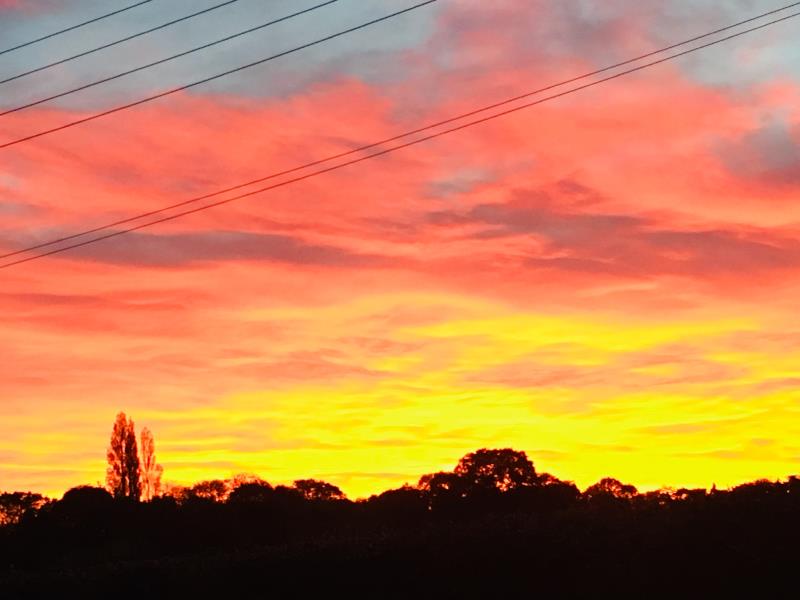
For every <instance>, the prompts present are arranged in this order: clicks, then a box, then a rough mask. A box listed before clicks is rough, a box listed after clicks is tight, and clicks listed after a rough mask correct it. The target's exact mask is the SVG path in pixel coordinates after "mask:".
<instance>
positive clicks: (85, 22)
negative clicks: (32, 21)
mask: <svg viewBox="0 0 800 600" xmlns="http://www.w3.org/2000/svg"><path fill="white" fill-rule="evenodd" d="M152 1H153V0H142V1H141V2H136V3H135V4H131V5H129V6H125V7H123V8H120V9H117V10H115V11H113V12H110V13H106V14H104V15H100V16H99V17H95V18H94V19H89V20H88V21H84V22H83V23H78V24H77V25H72V26H71V27H67V28H66V29H61V30H59V31H54V32H53V33H48V34H47V35H43V36H42V37H39V38H36V39H34V40H30V41H28V42H24V43H22V44H17V45H16V46H12V47H11V48H6V49H5V50H0V55H3V54H8V53H9V52H13V51H14V50H19V49H20V48H25V47H26V46H32V45H33V44H37V43H39V42H43V41H44V40H49V39H50V38H54V37H56V36H57V35H61V34H62V33H67V32H68V31H74V30H76V29H79V28H80V27H84V26H85V25H91V24H92V23H97V22H98V21H102V20H103V19H107V18H108V17H113V16H114V15H118V14H120V13H124V12H125V11H126V10H131V9H132V8H136V7H137V6H141V5H142V4H147V3H148V2H152Z"/></svg>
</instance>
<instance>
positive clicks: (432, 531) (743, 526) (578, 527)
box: [0, 424, 800, 596]
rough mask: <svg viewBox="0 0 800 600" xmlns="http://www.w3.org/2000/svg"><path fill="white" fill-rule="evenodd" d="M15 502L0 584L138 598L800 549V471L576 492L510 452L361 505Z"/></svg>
mask: <svg viewBox="0 0 800 600" xmlns="http://www.w3.org/2000/svg"><path fill="white" fill-rule="evenodd" d="M126 426H127V424H126ZM10 496H13V495H9V494H5V495H3V496H2V498H3V501H2V502H4V503H5V504H3V506H4V508H3V509H2V510H3V514H4V515H5V517H4V518H5V522H6V523H9V524H8V525H7V526H6V527H3V528H0V565H5V570H2V568H0V583H4V584H6V585H7V586H10V587H8V588H7V589H18V590H21V589H26V586H28V587H30V586H34V587H36V586H45V587H46V586H47V585H52V586H54V589H55V588H58V589H61V586H63V585H66V584H70V585H76V586H78V587H81V586H90V587H92V586H101V587H102V586H104V585H112V583H113V581H115V580H116V579H117V578H118V577H120V576H121V573H122V574H124V577H125V580H126V581H128V583H127V584H126V585H129V586H133V587H131V588H130V589H131V590H135V591H136V592H137V594H140V593H146V592H148V591H152V590H151V588H150V587H149V586H151V585H158V586H159V588H158V589H159V590H161V589H163V586H167V587H169V586H170V585H172V584H174V583H175V582H178V581H181V582H183V583H182V585H183V586H184V587H182V588H181V589H182V590H183V591H185V589H186V588H185V586H195V585H196V586H197V590H196V591H197V593H198V594H200V595H203V594H204V593H205V592H207V591H208V590H210V589H218V586H221V585H222V584H221V583H220V581H221V580H225V581H227V583H226V584H225V586H222V587H224V588H225V590H226V592H225V593H229V592H230V591H231V589H232V588H231V586H233V588H235V589H239V588H238V587H237V586H242V587H241V590H242V591H245V590H249V589H250V588H249V587H248V586H250V585H256V584H257V583H258V582H259V581H261V579H260V578H261V577H268V578H270V580H271V581H273V582H277V581H282V582H283V583H287V584H288V583H290V582H291V580H292V577H295V578H300V579H303V578H309V577H310V578H312V580H313V581H315V582H317V583H319V581H318V579H317V578H319V577H322V578H323V580H324V581H338V580H340V579H341V578H343V577H345V574H349V575H348V576H350V577H355V578H357V579H358V581H359V582H362V583H363V582H364V581H371V582H373V583H375V584H376V585H377V584H378V583H379V581H376V580H375V578H380V577H388V578H391V577H398V576H400V575H403V574H405V575H403V576H406V575H408V573H416V576H417V577H418V578H422V579H421V580H425V581H429V582H434V581H436V582H438V583H437V584H436V585H439V584H442V585H445V582H444V580H441V577H442V575H443V573H444V572H448V570H452V569H458V570H461V572H462V573H461V574H462V576H463V575H467V574H469V576H470V577H471V578H472V584H470V586H467V587H468V588H469V589H471V590H473V591H474V590H476V589H481V586H484V585H487V586H489V585H490V580H491V578H492V577H497V578H498V581H495V582H494V584H492V585H495V586H496V585H501V584H503V583H508V582H509V581H512V580H525V579H526V578H530V577H534V578H535V577H545V578H546V577H548V576H551V575H559V576H565V577H566V576H569V575H570V574H573V575H575V576H577V577H578V580H571V581H569V582H567V583H568V584H569V585H571V586H573V587H574V586H579V585H582V582H584V583H585V581H584V580H585V578H587V577H596V578H604V577H607V576H608V575H609V574H613V573H616V574H617V575H618V576H622V574H623V572H624V576H625V578H626V581H628V582H638V583H639V584H641V585H652V583H653V582H652V581H651V579H649V578H653V577H658V576H660V575H659V573H661V572H662V570H664V569H669V570H670V572H671V575H670V577H672V578H673V579H674V578H675V577H679V578H687V577H689V578H691V579H692V581H693V584H694V585H701V584H703V583H707V582H708V581H710V580H708V579H707V577H711V576H712V575H713V580H714V581H717V583H718V584H719V585H723V584H725V582H722V581H720V580H719V578H720V577H721V576H722V574H725V577H728V578H729V579H730V578H734V579H737V578H738V579H741V577H743V576H745V575H751V576H759V577H761V576H767V575H769V576H770V577H772V578H773V579H774V578H775V577H776V573H777V574H780V573H781V572H783V571H782V569H785V570H786V572H787V573H788V572H790V571H791V570H792V569H794V568H795V566H796V564H795V561H796V560H797V559H798V558H800V555H798V539H800V479H798V478H797V477H790V478H789V479H788V480H786V481H775V482H772V481H765V480H762V481H755V482H752V483H748V484H744V485H740V486H737V487H734V488H732V489H729V490H717V489H712V490H704V489H678V490H667V489H664V490H657V491H652V492H646V493H639V492H638V491H637V490H636V488H635V487H633V486H631V485H625V484H623V483H621V482H619V481H617V480H616V479H611V478H606V479H603V480H601V481H600V482H598V483H597V484H595V485H592V486H590V487H589V488H587V489H585V490H583V491H582V492H581V491H580V490H579V489H578V488H577V487H576V486H575V485H574V484H573V483H571V482H568V481H562V480H559V479H558V478H556V477H554V476H552V475H549V474H546V473H538V472H537V471H536V469H535V467H534V465H533V463H532V462H531V461H530V460H529V459H528V457H527V456H526V454H525V453H524V452H520V451H516V450H512V449H508V448H505V449H481V450H478V451H476V452H473V453H470V454H467V455H466V456H464V457H463V458H462V459H461V460H460V461H459V462H458V464H457V465H456V467H455V469H454V470H453V471H449V472H439V473H432V474H428V475H424V476H423V477H421V478H420V480H419V482H418V483H417V484H416V485H413V486H411V485H405V486H403V487H400V488H397V489H392V490H388V491H385V492H383V493H381V494H378V495H375V496H372V497H370V498H368V499H364V500H356V501H351V500H349V499H347V498H346V497H345V495H344V494H343V493H342V492H341V490H340V489H339V488H337V487H336V486H334V485H332V484H330V483H326V482H323V481H318V480H313V479H304V480H298V481H296V482H294V484H292V485H290V486H284V485H275V486H273V485H271V484H269V483H268V482H266V481H264V480H262V479H259V478H258V477H255V476H239V477H235V478H233V479H231V480H213V481H204V482H200V483H198V484H196V485H194V486H192V487H188V488H181V489H173V490H171V491H170V493H164V494H161V495H158V496H155V497H153V498H151V499H150V500H149V501H145V502H139V501H137V499H135V498H132V497H125V496H121V497H117V498H115V497H114V495H113V494H112V493H110V492H109V491H108V490H105V489H102V488H95V487H85V486H84V487H78V488H73V489H72V490H69V491H68V492H67V493H66V494H64V497H63V498H62V499H61V500H58V501H47V500H45V499H42V498H35V497H33V496H30V495H29V496H27V497H26V498H24V499H22V500H20V498H19V495H17V496H15V500H11V501H9V498H10ZM9 507H11V508H9ZM363 569H368V570H369V572H368V573H365V572H364V571H363ZM490 574H492V575H491V577H490V576H489V575H490ZM662 575H663V573H662ZM487 577H489V580H487ZM220 578H222V579H221V580H220ZM231 578H234V581H233V582H232V581H231V580H230V579H231ZM732 580H733V579H731V581H732ZM726 581H727V580H726ZM65 582H66V583H65ZM351 583H352V582H351ZM551 583H553V582H548V584H547V585H548V586H549V585H550V584H551ZM668 583H669V582H661V583H660V584H659V585H661V586H662V587H663V586H665V585H667V584H668ZM176 585H177V584H176ZM303 585H306V586H308V585H311V582H310V581H305V582H304V583H303ZM431 585H433V583H431ZM447 585H451V586H452V585H455V586H456V587H458V586H460V585H465V581H462V580H459V581H458V582H450V583H449V584H447ZM537 585H539V586H540V588H541V589H545V588H544V587H542V586H544V583H542V582H539V583H538V584H537ZM14 586H16V587H14ZM226 586H227V587H226ZM125 589H128V588H125ZM448 589H450V588H448ZM453 589H455V588H453ZM491 589H495V588H491ZM547 589H549V587H548V588H547ZM576 589H577V588H576ZM173 591H176V592H177V591H179V590H177V589H176V590H173ZM222 591H223V590H221V589H220V593H222ZM384 591H386V593H385V594H380V595H383V596H386V595H389V596H392V595H403V594H400V593H399V592H400V590H399V589H394V588H392V589H389V590H388V591H387V590H384ZM390 592H391V593H390ZM301 596H302V595H301Z"/></svg>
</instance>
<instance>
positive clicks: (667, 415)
mask: <svg viewBox="0 0 800 600" xmlns="http://www.w3.org/2000/svg"><path fill="white" fill-rule="evenodd" d="M416 1H417V0H370V1H361V0H341V1H340V2H336V3H334V4H332V5H330V6H328V7H325V8H321V9H319V10H316V11H314V12H311V13H309V14H307V15H304V16H302V17H298V18H295V19H292V20H290V21H287V22H285V23H281V24H279V25H276V26H274V27H271V28H268V29H265V30H262V31H260V32H257V33H254V34H252V35H249V36H245V37H242V38H239V39H237V40H235V41H232V42H230V43H228V44H224V45H220V46H217V47H215V48H212V49H209V50H207V51H205V52H200V53H196V54H193V55H191V56H188V57H185V58H182V59H179V60H176V61H173V62H171V63H169V64H166V65H162V66H161V67H158V68H154V69H150V70H147V71H144V72H142V73H138V74H136V75H132V76H130V77H126V78H124V79H120V80H118V81H115V82H113V83H111V84H108V85H104V86H97V87H95V88H93V89H91V90H86V91H85V92H82V93H78V94H74V95H71V96H69V97H65V98H63V99H61V100H59V101H55V102H50V103H47V104H43V105H41V106H38V107H35V108H32V109H29V110H24V111H20V112H17V113H13V114H10V115H6V116H3V117H0V144H2V143H4V142H6V141H9V140H11V139H14V138H18V137H22V136H24V135H28V134H30V133H34V132H36V131H39V130H42V129H46V128H49V127H54V126H57V125H59V124H62V123H65V122H68V121H73V120H75V119H78V118H81V117H84V116H87V115H89V114H92V113H95V112H97V111H100V110H105V109H108V108H110V107H113V106H116V105H118V104H121V103H126V102H130V101H132V100H136V99H138V98H141V97H144V96H148V95H151V94H154V93H157V92H159V91H161V90H164V89H168V88H171V87H175V86H177V85H181V84H184V83H187V82H191V81H194V80H197V79H201V78H203V77H206V76H209V75H213V74H214V73H217V72H220V71H224V70H227V69H230V68H233V67H235V66H238V65H241V64H244V63H247V62H251V61H254V60H257V59H260V58H263V57H265V56H269V55H271V54H274V53H276V52H280V51H282V50H286V49H289V48H292V47H294V46H298V45H300V44H302V43H305V42H308V41H312V40H315V39H317V38H320V37H323V36H325V35H329V34H331V33H334V32H337V31H340V30H342V29H346V28H348V27H352V26H354V25H357V24H359V23H362V22H364V21H367V20H370V19H373V18H376V17H379V16H382V15H383V14H387V13H389V12H393V11H395V10H399V9H402V8H405V7H407V6H411V5H413V4H415V3H416ZM218 2H219V0H196V1H189V0H154V1H153V2H150V3H148V4H145V5H143V6H141V7H139V8H136V9H133V10H131V11H128V12H126V13H123V14H121V15H118V16H116V17H113V18H109V19H107V20H104V21H101V22H99V23H96V24H94V25H92V26H90V27H86V28H82V29H80V30H76V31H74V32H71V33H69V34H65V35H62V36H58V37H56V38H53V39H52V40H48V41H47V42H43V43H39V44H36V45H33V46H30V47H28V48H24V49H22V50H19V51H16V52H12V53H7V54H4V55H0V79H5V78H6V77H8V76H11V75H14V74H16V73H18V72H21V71H26V70H28V69H30V68H34V67H37V66H39V65H41V64H44V63H47V62H50V61H52V60H56V59H58V58H62V57H65V56H69V55H70V54H74V53H76V52H80V51H82V50H85V49H88V48H91V47H94V46H97V45H99V44H102V43H105V42H108V41H111V40H115V39H117V38H120V37H122V36H124V35H127V34H130V33H132V32H136V31H139V30H142V29H146V28H148V27H151V26H154V25H158V24H160V23H162V22H164V21H167V20H170V19H172V18H176V17H179V16H182V15H185V14H188V13H190V12H193V11H196V10H199V9H200V8H203V7H205V6H211V5H213V4H216V3H218ZM129 3H130V2H127V1H125V0H113V2H111V1H109V0H70V1H68V2H64V1H61V0H0V49H3V48H6V47H9V46H12V45H15V44H16V43H20V42H23V41H26V40H28V39H31V38H34V37H38V36H39V35H42V34H44V33H47V32H50V31H53V30H56V29H60V28H63V27H65V26H68V25H71V24H73V23H77V22H79V21H82V20H85V19H87V18H91V17H92V16H96V15H99V14H102V13H103V12H108V11H109V10H112V9H113V8H116V7H121V6H124V5H126V4H129ZM316 3H318V1H316V0H303V2H296V1H291V0H271V1H269V2H267V1H265V0H240V1H239V2H236V3H234V4H233V5H231V6H228V7H225V8H222V9H220V10H217V11H214V12H212V13H209V14H208V15H205V16H202V17H198V18H196V19H192V20H190V21H187V22H185V23H182V24H180V25H177V26H175V27H172V28H170V29H167V30H165V31H161V32H158V33H155V34H152V35H149V36H146V37H143V38H140V39H138V40H135V41H132V42H129V43H126V44H122V45H120V46H117V47H115V48H113V49H109V50H107V51H105V52H101V53H97V54H95V55H92V56H89V57H86V58H84V59H82V60H78V61H74V62H71V63H68V64H66V65H63V66H60V67H57V68H54V69H51V70H48V71H46V72H43V73H39V74H36V75H33V76H29V77H25V78H21V79H18V80H16V81H13V82H10V83H6V84H3V85H0V107H2V110H7V109H9V108H13V107H15V106H18V105H20V104H25V103H26V102H30V101H33V100H36V99H38V98H41V97H43V96H48V95H50V94H53V93H57V92H61V91H64V90H66V89H69V88H72V87H75V86H77V85H80V84H82V83H86V82H89V81H92V80H94V79H97V78H100V77H103V76H107V75H111V74H114V73H116V72H118V71H122V70H125V69H128V68H132V67H135V66H138V65H140V64H143V63H147V62H150V61H153V60H156V59H158V58H161V57H163V56H167V55H170V54H174V53H176V52H179V51H182V50H185V49H188V48H191V47H194V46H196V45H199V44H202V43H205V42H207V41H210V40H213V39H216V38H218V37H223V36H225V35H227V34H230V33H234V32H236V31H239V30H241V29H244V28H246V27H251V26H253V25H256V24H259V23H261V22H265V21H268V20H271V19H273V18H276V17H280V16H283V15H285V14H289V13H291V12H295V11H297V10H299V9H300V8H301V7H306V6H311V5H313V4H316ZM786 4H788V1H787V2H786ZM779 6H781V3H778V2H774V1H773V0H730V1H726V2H719V1H717V0H645V1H641V2H634V1H632V0H565V1H563V2H553V1H546V0H527V1H524V0H494V1H492V2H486V1H483V0H440V1H439V2H436V3H435V4H433V5H430V6H426V7H423V8H420V9H418V10H415V11H413V12H411V13H409V14H405V15H402V16H399V17H397V18H395V19H392V20H390V21H388V22H385V23H381V24H378V25H375V26H373V27H371V28H369V29H366V30H363V31H358V32H355V33H352V34H350V35H348V36H345V37H342V38H339V39H336V40H332V41H330V42H327V43H325V44H321V45H318V46H315V47H314V48H311V49H308V50H305V51H301V52H297V53H294V54H292V55H290V56H286V57H284V58H282V59H279V60H275V61H272V62H270V63H268V64H265V65H262V66H259V67H255V68H253V69H248V70H246V71H243V72H241V73H238V74H236V75H234V76H230V77H225V78H222V79H220V80H217V81H214V82H212V83H210V84H208V85H203V86H198V87H195V88H193V89H192V90H190V91H186V92H182V93H180V94H176V95H173V96H170V97H168V98H164V99H161V100H158V101H155V102H152V103H149V104H146V105H143V106H139V107H137V108H134V109H131V110H127V111H125V112H123V113H118V114H115V115H112V116H109V117H107V118H103V119H99V120H96V121H93V122H91V123H86V124H84V125H82V126H79V127H74V128H71V129H68V130H65V131H61V132H58V133H54V134H52V135H48V136H46V137H42V138H39V139H36V140H31V141H29V142H27V143H24V144H19V145H16V146H12V147H8V148H5V149H0V254H5V253H7V252H11V251H13V250H15V249H17V248H20V247H24V246H28V245H32V244H36V243H39V242H43V241H47V240H49V239H51V238H53V237H59V236H62V235H68V234H70V233H73V232H76V231H80V230H84V229H88V228H91V227H94V226H98V225H102V224H105V223H107V222H109V221H113V220H116V219H120V218H125V217H128V216H130V215H133V214H136V213H139V212H144V211H146V210H151V209H155V208H159V207H161V206H163V205H167V204H172V203H175V202H180V201H182V200H185V199H188V198H191V197H193V196H196V195H200V194H205V193H208V192H213V191H216V190H218V189H221V188H225V187H228V186H231V185H235V184H238V183H241V182H244V181H248V180H251V179H254V178H257V177H261V176H264V175H268V174H270V173H272V172H275V171H280V170H282V169H286V168H291V167H293V166H295V165H298V164H301V163H304V162H306V161H310V160H314V159H317V158H323V157H325V156H328V155H330V154H335V153H337V152H342V151H345V150H348V149H351V148H354V147H358V146H360V145H362V144H365V143H370V142H372V141H375V140H380V139H382V138H386V137H390V136H392V135H395V134H397V133H401V132H403V131H406V130H410V129H414V128H416V127H419V126H421V125H426V124H428V123H430V122H435V121H437V120H440V119H445V118H448V117H450V116H452V115H457V114H459V113H463V112H466V111H469V110H472V109H473V108H477V107H480V106H482V105H486V104H490V103H493V102H497V101H500V100H503V99H505V98H508V97H511V96H515V95H518V94H522V93H525V92H527V91H530V90H532V89H536V88H538V87H542V86H544V85H547V84H550V83H556V82H558V81H561V80H564V79H568V78H570V77H573V76H575V75H579V74H581V73H584V72H586V71H591V70H593V69H595V68H599V67H603V66H606V65H608V64H613V63H615V62H617V61H621V60H625V59H627V58H630V57H633V56H636V55H638V54H642V53H644V52H648V51H650V50H654V49H657V48H660V47H663V46H666V45H669V44H671V43H674V42H677V41H682V40H684V39H686V38H689V37H692V36H694V35H699V34H702V33H705V32H707V31H710V30H713V29H717V28H718V27H722V26H725V25H728V24H730V23H733V22H736V21H739V20H742V19H745V18H747V17H749V16H752V15H755V14H758V13H761V12H765V11H767V10H771V9H774V8H778V7H779ZM786 14H789V13H788V12H787V13H786ZM799 32H800V19H794V20H790V21H786V22H783V23H779V24H776V25H775V26H772V27H769V28H767V29H764V30H761V31H758V32H755V33H753V34H750V35H748V36H746V37H742V38H739V39H737V40H733V41H730V42H726V43H725V44H722V45H719V46H715V47H713V48H709V49H706V50H703V51H701V52H698V53H695V54H693V55H691V56H688V57H685V58H681V59H678V60H676V61H674V62H670V63H667V64H662V65H659V66H657V67H654V68H651V69H647V70H645V71H642V72H639V73H636V74H634V75H631V76H627V77H624V78H621V79H617V80H615V81H612V82H608V83H606V84H603V85H601V86H597V87H594V88H591V89H588V90H585V91H582V92H579V93H576V94H573V95H570V96H568V97H564V98H560V99H557V100H554V101H552V102H548V103H546V104H542V105H540V106H537V107H534V108H532V109H530V110H526V111H522V112H518V113H516V114H513V115H509V116H507V117H504V118H502V119H498V120H495V121H493V122H492V123H488V124H484V125H481V126H478V127H474V128H471V129H468V130H465V131H461V132H458V133H454V134H452V135H448V136H445V137H442V138H439V139H437V140H434V141H432V142H428V143H425V144H421V145H418V146H415V147H413V148H409V149H406V150H402V151H399V152H397V153H394V154H391V155H389V156H384V157H381V158H378V159H375V160H370V161H366V162H364V163H361V164H358V165H354V166H352V167H348V168H345V169H342V170H339V171H337V172H335V173H330V174H327V175H323V176H320V177H316V178H314V179H311V180H308V181H304V182H300V183H297V184H294V185H291V186H288V187H285V188H281V189H278V190H274V191H272V192H268V193H266V194H262V195H258V196H254V197H251V198H247V199H243V200H241V201H238V202H234V203H231V204H228V205H226V206H222V207H219V208H216V209H213V210H208V211H205V212H202V213H199V214H195V215H191V216H187V217H185V218H182V219H178V220H175V221H172V222H170V223H165V224H162V225H158V226H155V227H153V228H149V229H144V230H141V231H138V232H136V233H132V234H129V235H126V236H121V237H118V238H116V239H112V240H107V241H104V242H100V243H97V244H94V245H91V246H87V247H84V248H81V249H79V250H76V251H72V252H66V253H63V254H59V255H56V256H53V257H49V258H45V259H42V260H37V261H33V262H29V263H25V264H21V265H18V266H16V267H13V268H9V269H4V270H0V322H1V324H0V357H2V360H0V490H16V489H19V490H29V489H30V490H33V491H39V492H44V493H47V494H51V495H60V494H61V493H62V492H63V491H64V490H65V489H67V488H69V487H71V486H74V485H78V484H87V483H88V484H96V483H97V482H101V483H102V481H103V479H104V474H105V449H106V446H107V444H108V438H109V435H110V433H111V427H112V425H113V421H114V417H115V415H116V413H117V412H118V411H120V410H124V411H125V412H126V413H128V414H129V415H130V416H132V417H133V419H134V420H135V421H136V424H137V427H139V428H141V427H142V426H147V427H149V428H150V429H151V430H152V431H153V433H154V435H155V440H156V451H157V455H158V458H159V462H161V463H162V464H163V466H164V468H165V475H164V478H165V480H166V481H169V482H173V483H176V484H187V483H191V482H195V481H199V480H201V479H208V478H217V477H220V478H222V477H229V476H231V475H233V474H235V473H241V472H248V473H258V474H259V475H261V476H262V477H263V478H265V479H267V480H268V481H270V482H272V483H283V482H288V481H291V480H293V479H296V478H300V477H315V478H322V479H325V480H327V481H330V482H332V483H335V484H337V485H339V486H340V487H341V488H342V489H343V490H344V491H345V492H346V493H347V494H348V495H349V496H351V497H361V496H365V495H369V494H371V493H374V492H377V491H380V490H383V489H386V488H389V487H393V486H398V485H401V484H403V483H404V482H410V483H415V482H416V480H417V479H418V477H419V476H420V475H421V474H423V473H427V472H432V471H437V470H441V469H451V468H452V467H453V465H454V464H455V463H456V462H457V460H458V458H459V457H461V456H462V455H463V454H465V453H467V452H469V451H471V450H475V449H476V448H480V447H513V448H515V449H519V450H525V451H526V452H527V453H528V455H529V456H530V457H531V459H532V460H533V461H534V464H535V465H536V468H537V469H538V470H540V471H547V472H550V473H552V474H554V475H556V476H558V477H560V478H563V479H568V480H572V481H575V482H576V483H577V484H578V485H579V486H580V487H582V488H583V487H585V486H587V485H589V484H591V483H594V482H595V481H597V480H598V479H600V478H601V477H603V476H607V475H612V476H615V477H617V478H619V479H621V480H624V481H625V482H628V483H633V484H635V485H637V486H639V487H640V488H645V489H649V488H654V487H659V486H675V487H679V486H703V487H710V486H711V485H712V484H713V483H716V485H717V486H728V485H733V484H736V483H739V482H743V481H747V480H752V479H756V478H762V477H765V478H773V479H774V478H777V477H785V476H787V475H789V474H793V473H798V472H800V391H798V390H799V389H800V322H798V317H797V314H798V298H800V202H798V199H800V67H798V65H800V44H798V43H797V40H798V38H799V37H800V35H799ZM2 110H0V112H1V111H2ZM7 260H8V259H7ZM2 262H3V261H0V263H2Z"/></svg>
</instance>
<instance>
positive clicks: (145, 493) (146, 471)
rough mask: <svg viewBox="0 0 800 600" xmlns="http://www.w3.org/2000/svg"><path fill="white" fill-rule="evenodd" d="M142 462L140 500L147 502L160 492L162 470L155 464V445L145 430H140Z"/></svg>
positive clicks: (147, 430)
mask: <svg viewBox="0 0 800 600" xmlns="http://www.w3.org/2000/svg"><path fill="white" fill-rule="evenodd" d="M141 440H142V462H141V473H140V479H141V486H142V500H145V501H149V500H152V499H153V498H155V497H156V496H157V495H158V494H159V493H160V492H161V475H162V474H163V473H164V468H163V467H162V466H161V465H159V464H158V463H157V462H156V444H155V440H154V439H153V433H152V432H151V431H150V430H149V429H148V428H147V427H145V428H143V429H142V435H141Z"/></svg>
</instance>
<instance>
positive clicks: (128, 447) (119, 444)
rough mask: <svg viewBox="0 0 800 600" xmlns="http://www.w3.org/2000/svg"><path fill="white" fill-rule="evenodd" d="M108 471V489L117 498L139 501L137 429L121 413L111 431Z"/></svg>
mask: <svg viewBox="0 0 800 600" xmlns="http://www.w3.org/2000/svg"><path fill="white" fill-rule="evenodd" d="M107 458H108V469H107V470H106V487H107V488H108V491H109V492H111V494H112V495H113V496H114V497H115V498H129V499H132V500H136V501H138V500H139V497H140V496H141V485H140V481H139V452H138V450H137V445H136V429H135V426H134V424H133V420H132V419H128V418H127V417H126V416H125V413H124V412H120V413H119V414H118V415H117V418H116V420H115V421H114V428H113V429H112V431H111V442H110V444H109V447H108V453H107Z"/></svg>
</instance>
